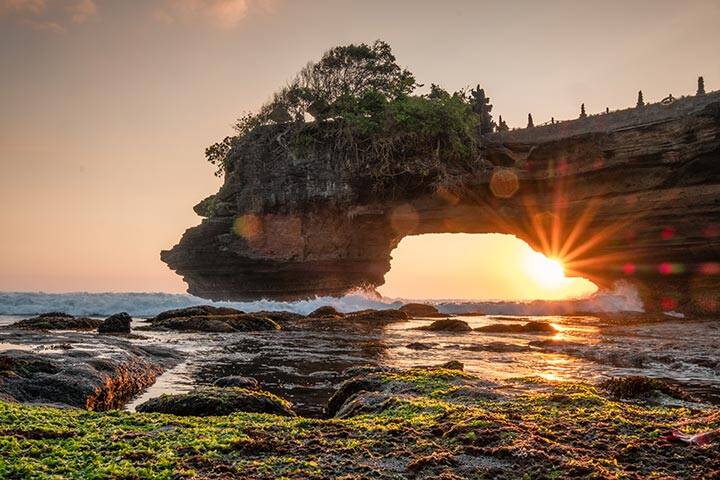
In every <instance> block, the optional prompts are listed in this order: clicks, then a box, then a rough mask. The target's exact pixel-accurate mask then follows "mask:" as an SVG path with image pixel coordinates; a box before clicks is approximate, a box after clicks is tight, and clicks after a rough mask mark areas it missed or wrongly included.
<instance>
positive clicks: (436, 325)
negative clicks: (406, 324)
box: [417, 318, 472, 332]
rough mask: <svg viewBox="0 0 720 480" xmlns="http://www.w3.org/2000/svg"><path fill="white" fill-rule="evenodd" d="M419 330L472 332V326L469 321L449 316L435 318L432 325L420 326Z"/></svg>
mask: <svg viewBox="0 0 720 480" xmlns="http://www.w3.org/2000/svg"><path fill="white" fill-rule="evenodd" d="M417 329H418V330H426V331H429V332H471V331H472V328H470V325H468V324H467V322H464V321H462V320H455V319H451V318H447V319H444V320H435V321H434V322H432V323H431V324H430V325H424V326H422V327H418V328H417Z"/></svg>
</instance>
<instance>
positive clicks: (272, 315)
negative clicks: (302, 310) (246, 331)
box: [254, 310, 305, 324]
mask: <svg viewBox="0 0 720 480" xmlns="http://www.w3.org/2000/svg"><path fill="white" fill-rule="evenodd" d="M254 315H260V316H262V317H267V318H269V319H270V320H273V321H275V322H278V323H280V324H283V323H287V322H295V321H298V320H302V319H303V318H305V315H301V314H299V313H295V312H286V311H283V310H279V311H274V312H272V311H268V310H261V311H259V312H255V313H254Z"/></svg>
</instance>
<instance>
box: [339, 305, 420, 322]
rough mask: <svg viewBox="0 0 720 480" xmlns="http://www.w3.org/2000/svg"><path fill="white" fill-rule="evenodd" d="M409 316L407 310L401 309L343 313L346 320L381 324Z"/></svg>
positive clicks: (398, 320)
mask: <svg viewBox="0 0 720 480" xmlns="http://www.w3.org/2000/svg"><path fill="white" fill-rule="evenodd" d="M409 318H410V316H409V315H408V314H407V312H403V311H401V310H393V309H388V310H373V309H368V310H360V311H358V312H352V313H348V314H347V315H345V319H346V320H351V321H353V322H368V323H377V324H383V323H392V322H402V321H404V320H407V319H409Z"/></svg>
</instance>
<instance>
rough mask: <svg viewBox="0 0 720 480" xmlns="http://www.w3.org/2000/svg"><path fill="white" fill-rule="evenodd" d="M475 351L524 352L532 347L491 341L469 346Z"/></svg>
mask: <svg viewBox="0 0 720 480" xmlns="http://www.w3.org/2000/svg"><path fill="white" fill-rule="evenodd" d="M467 349H468V350H471V351H473V352H495V353H523V352H530V351H532V349H531V348H530V347H529V346H527V345H513V344H512V343H503V342H490V343H483V344H479V345H471V346H469V347H467Z"/></svg>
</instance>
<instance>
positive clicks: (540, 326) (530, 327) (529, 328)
mask: <svg viewBox="0 0 720 480" xmlns="http://www.w3.org/2000/svg"><path fill="white" fill-rule="evenodd" d="M475 331H476V332H485V333H538V334H550V335H552V334H554V333H557V329H556V328H555V327H553V326H552V325H550V324H549V323H547V322H528V323H525V324H516V323H511V324H507V323H495V324H492V325H486V326H484V327H478V328H476V329H475Z"/></svg>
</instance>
